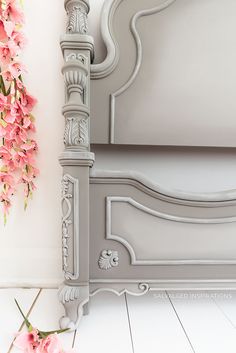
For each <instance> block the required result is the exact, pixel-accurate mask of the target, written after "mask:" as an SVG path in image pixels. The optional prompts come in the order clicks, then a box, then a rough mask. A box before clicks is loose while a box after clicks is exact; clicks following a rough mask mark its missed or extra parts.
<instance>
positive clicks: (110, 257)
mask: <svg viewBox="0 0 236 353" xmlns="http://www.w3.org/2000/svg"><path fill="white" fill-rule="evenodd" d="M98 265H99V267H100V269H101V270H109V269H110V268H112V267H117V266H118V265H119V257H118V251H114V250H103V251H102V252H101V255H100V257H99V260H98Z"/></svg>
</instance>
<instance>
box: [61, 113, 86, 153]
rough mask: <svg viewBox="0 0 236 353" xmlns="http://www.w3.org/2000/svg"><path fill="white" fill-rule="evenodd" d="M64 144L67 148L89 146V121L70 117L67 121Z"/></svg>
mask: <svg viewBox="0 0 236 353" xmlns="http://www.w3.org/2000/svg"><path fill="white" fill-rule="evenodd" d="M64 143H65V146H66V147H76V146H84V147H87V146H88V144H89V136H88V120H87V119H86V118H83V119H81V118H78V117H69V118H67V119H66V127H65V134H64Z"/></svg>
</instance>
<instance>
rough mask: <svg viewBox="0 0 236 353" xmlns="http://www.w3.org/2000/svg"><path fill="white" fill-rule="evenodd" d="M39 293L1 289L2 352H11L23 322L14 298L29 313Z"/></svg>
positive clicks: (33, 290)
mask: <svg viewBox="0 0 236 353" xmlns="http://www.w3.org/2000/svg"><path fill="white" fill-rule="evenodd" d="M38 292H39V290H38V289H19V288H10V289H0V311H1V312H0V329H1V338H0V352H3V353H6V352H7V351H8V350H9V348H10V345H11V343H12V341H13V339H14V335H15V333H16V332H17V331H18V330H19V329H20V326H21V324H22V322H23V319H22V316H21V314H20V313H19V311H18V309H17V306H16V304H15V302H14V298H16V299H17V300H18V302H19V303H20V305H21V307H22V309H23V310H24V312H25V313H27V312H28V311H29V309H30V306H31V304H32V303H33V301H34V299H35V297H36V296H37V293H38Z"/></svg>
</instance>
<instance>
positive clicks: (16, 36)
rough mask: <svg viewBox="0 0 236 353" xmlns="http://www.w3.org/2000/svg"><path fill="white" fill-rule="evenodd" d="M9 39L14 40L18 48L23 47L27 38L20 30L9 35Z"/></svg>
mask: <svg viewBox="0 0 236 353" xmlns="http://www.w3.org/2000/svg"><path fill="white" fill-rule="evenodd" d="M11 39H12V40H13V41H14V42H15V44H16V45H17V46H18V47H19V48H20V49H23V48H24V47H25V45H26V44H27V40H26V38H25V35H24V34H23V33H22V32H16V31H14V32H13V33H12V35H11Z"/></svg>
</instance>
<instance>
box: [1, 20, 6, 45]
mask: <svg viewBox="0 0 236 353" xmlns="http://www.w3.org/2000/svg"><path fill="white" fill-rule="evenodd" d="M7 39H8V37H7V34H6V30H5V26H4V23H3V21H2V20H0V41H1V42H3V41H5V40H7Z"/></svg>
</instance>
